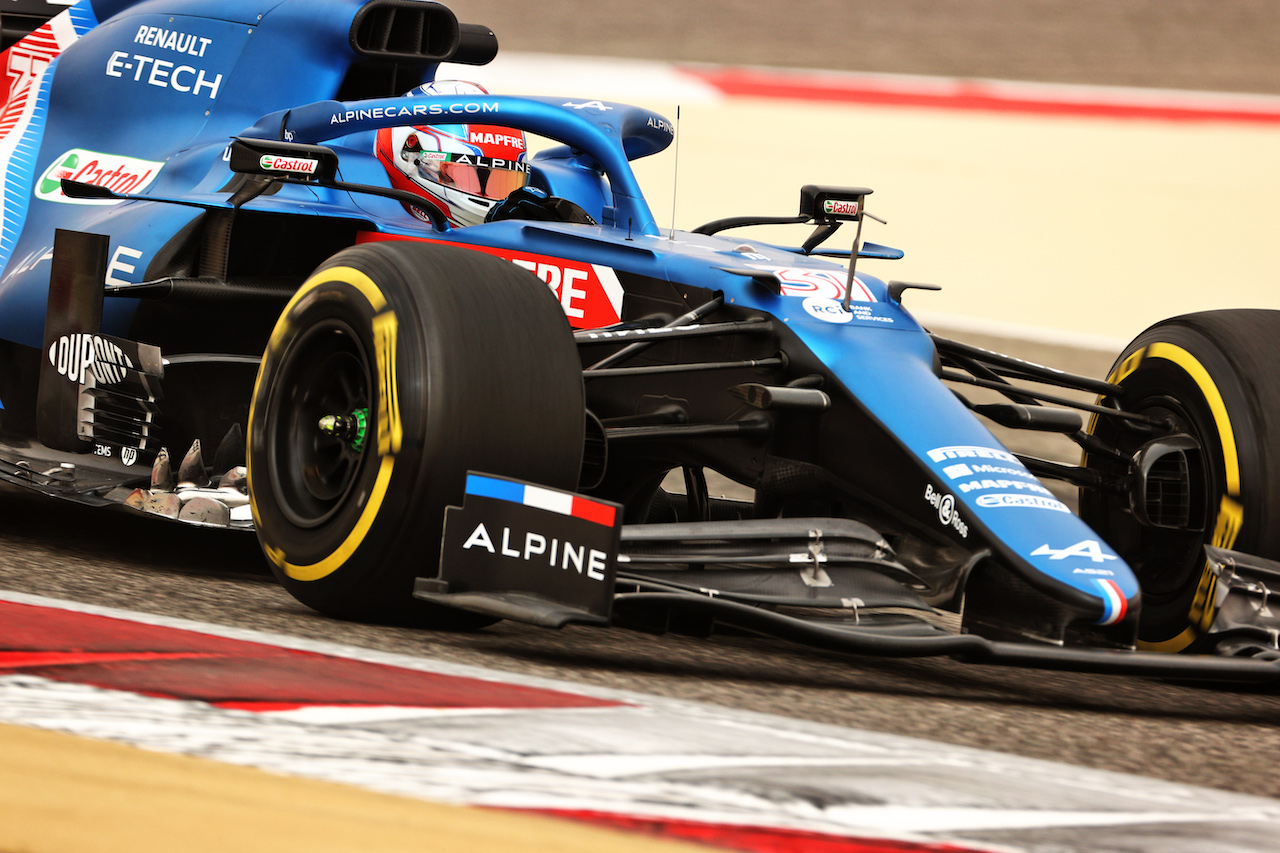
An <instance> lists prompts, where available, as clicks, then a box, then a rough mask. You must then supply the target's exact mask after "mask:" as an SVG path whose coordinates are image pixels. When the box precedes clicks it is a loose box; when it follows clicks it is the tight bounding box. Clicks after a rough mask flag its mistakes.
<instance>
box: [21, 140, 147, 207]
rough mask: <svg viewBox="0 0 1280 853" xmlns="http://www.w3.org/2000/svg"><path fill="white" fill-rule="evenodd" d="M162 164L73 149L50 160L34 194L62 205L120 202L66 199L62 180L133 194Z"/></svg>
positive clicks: (142, 186) (99, 199)
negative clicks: (50, 162) (68, 179)
mask: <svg viewBox="0 0 1280 853" xmlns="http://www.w3.org/2000/svg"><path fill="white" fill-rule="evenodd" d="M163 166H164V163H157V162H155V161H154V160H139V159H137V158H136V157H123V156H121V155H119V154H104V153H102V152H101V151H88V150H86V149H84V148H72V149H71V150H70V151H68V152H66V153H65V154H63V155H62V156H60V157H58V158H57V159H56V160H54V161H53V164H52V165H50V166H49V168H48V169H45V171H44V174H43V175H41V176H40V179H39V180H38V181H36V187H35V195H36V198H38V199H43V200H44V201H56V202H59V203H61V204H87V205H94V204H119V200H118V199H110V198H88V199H87V198H69V197H67V196H65V195H63V194H62V180H63V179H64V178H70V179H71V180H73V181H79V182H80V183H83V184H93V185H94V186H99V187H105V188H106V189H109V190H111V191H112V192H117V193H136V192H139V191H141V190H143V189H145V188H146V187H147V186H149V185H150V184H151V182H152V181H154V180H155V179H156V175H158V174H160V169H161V168H162V167H163Z"/></svg>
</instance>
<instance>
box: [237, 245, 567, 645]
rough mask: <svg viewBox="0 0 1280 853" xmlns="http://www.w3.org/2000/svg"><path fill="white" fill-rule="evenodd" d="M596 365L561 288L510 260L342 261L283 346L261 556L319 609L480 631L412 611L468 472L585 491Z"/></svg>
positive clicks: (257, 468)
mask: <svg viewBox="0 0 1280 853" xmlns="http://www.w3.org/2000/svg"><path fill="white" fill-rule="evenodd" d="M584 423H585V417H584V398H583V389H582V373H581V363H580V361H579V359H578V355H577V349H576V347H575V345H574V344H573V339H572V336H571V334H570V329H569V326H568V323H567V321H566V319H565V317H564V314H563V313H562V312H561V311H560V309H559V305H558V303H557V301H556V300H555V299H554V297H553V295H552V294H551V293H550V291H549V290H548V288H547V286H546V285H545V284H544V283H543V282H541V281H540V280H539V279H537V278H536V277H534V276H532V275H530V274H528V273H527V272H525V271H524V270H522V269H520V268H518V267H516V266H515V265H513V264H510V263H508V262H506V261H503V260H500V259H498V258H494V257H491V256H488V255H484V254H481V253H478V252H472V251H468V250H465V249H459V248H455V247H449V246H436V245H425V244H422V243H413V242H407V241H394V242H380V243H370V244H365V245H361V246H355V247H352V248H349V249H345V250H343V251H341V252H339V253H338V254H336V255H334V256H333V257H332V258H330V259H329V260H328V261H327V262H325V263H324V264H323V265H322V266H321V267H320V268H319V269H318V270H317V271H316V272H315V273H314V274H313V275H312V276H311V278H310V279H308V280H307V281H306V282H305V283H304V284H303V285H302V287H301V288H300V289H299V290H298V292H297V293H296V294H295V295H294V297H293V299H292V300H291V301H290V302H289V304H288V306H287V307H286V308H285V310H284V312H283V314H282V315H281V316H280V319H279V321H278V322H277V324H276V327H275V330H274V331H273V332H272V335H271V339H270V342H269V343H268V346H267V350H266V353H265V354H264V355H263V360H262V366H261V369H260V370H259V373H258V379H257V383H256V385H255V387H254V393H253V401H252V406H251V410H250V417H249V447H248V467H249V491H250V497H251V502H252V506H253V513H254V523H255V525H256V528H257V532H258V538H259V541H260V542H261V545H262V549H263V551H264V552H265V553H266V555H267V558H268V560H269V561H270V563H271V565H272V569H273V571H274V572H275V574H276V576H277V577H278V578H279V579H280V581H281V583H282V584H283V585H284V586H285V588H286V589H287V590H288V591H289V592H290V593H291V594H292V595H293V596H294V597H296V598H297V599H298V600H299V601H301V602H302V603H304V604H306V605H308V606H310V607H312V608H314V609H316V610H319V611H321V612H323V613H326V614H329V615H332V616H337V617H342V618H354V619H372V620H391V621H404V620H406V619H412V620H416V621H425V622H428V623H430V624H432V625H434V626H436V627H469V626H473V625H474V624H477V623H478V622H479V620H481V619H483V617H477V616H475V615H473V614H468V613H464V612H462V611H455V610H452V609H447V608H442V607H437V606H432V605H428V604H425V603H423V602H419V601H416V600H415V599H414V598H413V597H412V589H413V582H414V578H416V577H419V576H434V575H435V574H436V570H437V567H438V562H439V557H440V538H441V533H442V529H443V518H444V508H445V507H446V506H448V505H450V504H458V503H460V502H461V498H462V494H463V488H464V485H465V474H466V471H467V470H468V469H474V470H480V471H485V472H489V473H494V474H500V475H504V476H510V477H516V478H519V479H524V480H531V481H534V482H537V483H542V484H544V485H548V486H552V487H555V488H562V489H572V488H574V487H575V485H576V484H577V478H578V469H579V466H580V463H581V455H582V445H583V431H584Z"/></svg>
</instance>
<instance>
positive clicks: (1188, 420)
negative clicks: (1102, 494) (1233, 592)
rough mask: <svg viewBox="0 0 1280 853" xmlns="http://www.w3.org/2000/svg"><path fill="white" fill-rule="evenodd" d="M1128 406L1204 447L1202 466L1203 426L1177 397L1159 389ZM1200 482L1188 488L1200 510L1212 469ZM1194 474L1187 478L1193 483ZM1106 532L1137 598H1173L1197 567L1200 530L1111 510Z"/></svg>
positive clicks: (1129, 448)
mask: <svg viewBox="0 0 1280 853" xmlns="http://www.w3.org/2000/svg"><path fill="white" fill-rule="evenodd" d="M1132 411H1134V412H1135V413H1137V414H1141V415H1145V416H1147V417H1152V418H1156V419H1160V420H1165V421H1167V422H1169V424H1170V430H1171V432H1182V433H1186V434H1188V435H1190V436H1192V437H1193V438H1195V439H1196V440H1197V441H1198V442H1199V443H1200V445H1201V447H1202V448H1204V451H1203V452H1204V454H1205V456H1206V458H1205V460H1204V462H1205V464H1206V466H1208V465H1209V464H1210V461H1209V459H1208V455H1209V453H1210V448H1209V447H1206V446H1205V431H1204V429H1203V428H1202V425H1201V424H1200V422H1199V421H1198V419H1197V418H1196V417H1195V416H1194V415H1193V414H1192V413H1191V412H1189V411H1187V410H1186V408H1185V407H1184V406H1182V405H1181V404H1180V403H1179V402H1178V401H1177V400H1174V399H1171V398H1169V397H1166V396H1163V395H1160V396H1153V397H1148V398H1146V399H1142V400H1139V401H1136V402H1135V403H1134V405H1133V408H1132ZM1140 444H1141V440H1139V439H1137V438H1134V439H1133V440H1132V441H1131V442H1122V443H1121V450H1122V451H1123V452H1126V453H1132V452H1134V451H1136V450H1137V448H1138V446H1139V445H1140ZM1202 477H1203V478H1204V479H1203V480H1202V481H1201V482H1200V487H1199V488H1198V489H1194V490H1193V494H1192V495H1191V499H1192V500H1193V501H1196V502H1200V503H1201V504H1203V506H1202V509H1201V516H1202V517H1205V514H1206V513H1207V509H1208V506H1207V503H1208V500H1209V497H1210V495H1209V494H1208V493H1207V489H1211V488H1212V486H1211V482H1212V475H1211V474H1209V473H1208V472H1207V471H1206V472H1205V473H1204V474H1203V475H1202ZM1195 482H1196V479H1195V478H1193V484H1194V483H1195ZM1111 524H1112V528H1111V533H1112V536H1111V538H1112V539H1113V540H1114V542H1115V543H1116V544H1115V547H1117V548H1118V549H1119V550H1120V552H1121V554H1122V555H1124V556H1125V559H1126V560H1128V561H1129V562H1130V564H1131V566H1132V567H1133V569H1134V572H1135V574H1136V575H1137V576H1138V580H1139V582H1140V583H1141V584H1142V592H1143V601H1144V603H1149V604H1152V605H1158V604H1162V603H1167V602H1172V601H1175V600H1177V599H1179V598H1181V597H1182V596H1184V595H1185V591H1186V588H1187V584H1188V583H1189V582H1190V579H1191V576H1192V575H1193V574H1194V573H1195V572H1196V571H1197V570H1198V569H1199V567H1200V565H1201V561H1200V549H1201V545H1202V540H1203V535H1204V534H1203V533H1199V532H1186V533H1179V532H1175V531H1157V530H1151V529H1149V528H1144V527H1141V526H1139V525H1137V524H1136V523H1135V522H1133V520H1132V519H1131V518H1128V516H1125V515H1121V516H1112V522H1111Z"/></svg>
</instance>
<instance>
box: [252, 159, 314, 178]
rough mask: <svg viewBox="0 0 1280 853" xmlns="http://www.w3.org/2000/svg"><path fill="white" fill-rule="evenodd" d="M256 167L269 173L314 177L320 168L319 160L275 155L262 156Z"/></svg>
mask: <svg viewBox="0 0 1280 853" xmlns="http://www.w3.org/2000/svg"><path fill="white" fill-rule="evenodd" d="M258 165H259V166H261V167H262V168H264V169H266V170H267V171H269V172H291V173H293V174H295V175H314V174H315V173H316V170H317V169H319V168H320V161H319V160H311V159H308V158H305V157H281V156H279V155H276V154H263V155H262V159H260V160H259V161H258Z"/></svg>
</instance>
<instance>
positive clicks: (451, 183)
mask: <svg viewBox="0 0 1280 853" xmlns="http://www.w3.org/2000/svg"><path fill="white" fill-rule="evenodd" d="M487 94H489V92H488V90H486V89H485V88H484V87H483V86H480V85H478V84H476V83H467V82H464V81H462V80H437V81H435V82H432V83H424V84H423V85H421V86H418V87H417V88H415V89H412V90H410V91H409V92H407V93H406V95H407V96H408V97H422V96H427V97H432V96H435V97H455V96H466V95H487ZM376 147H377V155H378V159H379V160H380V161H381V162H382V166H383V168H385V169H386V170H387V174H388V175H390V177H391V185H392V186H394V187H396V188H397V189H402V190H408V191H409V192H412V193H414V194H415V195H419V196H422V198H423V201H424V202H426V203H427V204H430V205H432V206H434V207H436V208H438V209H439V210H440V211H441V212H442V213H444V215H445V217H446V218H447V219H448V220H449V223H450V224H451V225H454V226H464V225H478V224H479V223H481V222H483V221H484V218H485V214H487V213H488V212H489V210H490V208H492V207H493V206H494V205H496V204H498V203H499V202H501V201H502V200H503V199H505V198H506V197H507V196H508V195H510V194H511V193H512V192H513V191H515V190H518V189H520V188H521V187H523V186H524V185H525V184H527V183H528V182H529V166H528V164H527V163H526V162H525V155H526V153H527V147H526V144H525V136H524V132H523V131H520V130H512V129H511V128H507V127H497V126H494V125H487V124H449V125H434V126H431V127H426V126H412V125H411V126H405V127H387V128H383V129H382V130H379V131H378V137H377V145H376ZM405 208H406V209H407V210H408V211H409V212H410V213H412V214H413V215H414V216H416V217H417V218H418V219H421V220H423V221H424V222H430V221H431V217H429V216H428V215H427V213H426V212H425V211H423V210H422V209H421V208H418V207H416V206H415V205H411V204H406V205H405Z"/></svg>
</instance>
